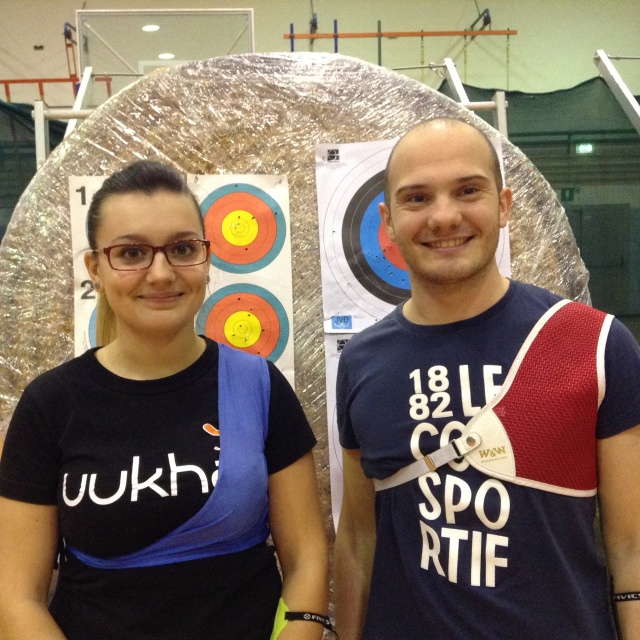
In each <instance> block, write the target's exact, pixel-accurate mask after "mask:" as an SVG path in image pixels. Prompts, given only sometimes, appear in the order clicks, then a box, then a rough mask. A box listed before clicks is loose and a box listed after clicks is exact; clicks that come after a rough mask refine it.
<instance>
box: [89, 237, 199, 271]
mask: <svg viewBox="0 0 640 640" xmlns="http://www.w3.org/2000/svg"><path fill="white" fill-rule="evenodd" d="M182 242H198V243H200V245H202V246H203V247H204V248H205V249H206V251H205V253H204V258H203V259H202V260H200V262H193V263H192V264H173V262H171V258H169V256H168V255H167V248H168V247H171V246H173V245H176V244H181V243H182ZM210 245H211V242H210V241H209V240H203V239H202V238H185V239H184V240H174V241H173V242H167V244H159V245H156V246H154V245H152V244H144V243H143V242H127V243H124V244H113V245H111V246H110V247H104V249H102V253H104V254H105V255H106V256H107V261H108V262H109V266H110V267H111V268H112V269H113V270H114V271H145V270H146V269H150V268H151V265H152V264H153V261H154V260H155V258H156V253H158V252H160V253H163V254H164V257H165V258H166V260H167V262H168V263H169V264H170V265H171V266H172V267H174V268H175V269H184V268H187V267H196V266H197V265H199V264H204V263H205V262H206V261H207V260H208V259H209V248H210ZM121 247H145V248H146V249H151V251H152V254H151V262H149V264H148V265H147V266H146V267H138V268H136V269H119V268H118V267H114V266H113V264H112V263H111V252H112V251H113V250H114V249H119V248H121ZM95 253H98V251H96V252H95Z"/></svg>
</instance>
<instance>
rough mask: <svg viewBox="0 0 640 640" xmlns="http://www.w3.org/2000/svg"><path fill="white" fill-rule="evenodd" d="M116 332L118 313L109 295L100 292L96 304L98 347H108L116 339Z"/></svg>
mask: <svg viewBox="0 0 640 640" xmlns="http://www.w3.org/2000/svg"><path fill="white" fill-rule="evenodd" d="M116 333H117V332H116V314H115V313H114V312H113V309H112V308H111V305H110V304H109V301H108V300H107V296H105V295H104V293H102V292H100V293H98V304H97V305H96V347H106V346H107V345H108V344H109V343H110V342H113V341H114V340H115V339H116Z"/></svg>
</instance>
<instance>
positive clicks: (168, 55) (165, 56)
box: [158, 53, 176, 60]
mask: <svg viewBox="0 0 640 640" xmlns="http://www.w3.org/2000/svg"><path fill="white" fill-rule="evenodd" d="M175 57H176V56H175V54H173V53H161V54H160V55H159V56H158V58H160V60H173V58H175Z"/></svg>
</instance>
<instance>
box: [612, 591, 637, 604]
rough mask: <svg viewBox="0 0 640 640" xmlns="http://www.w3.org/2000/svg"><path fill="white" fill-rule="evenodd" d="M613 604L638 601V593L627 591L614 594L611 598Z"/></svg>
mask: <svg viewBox="0 0 640 640" xmlns="http://www.w3.org/2000/svg"><path fill="white" fill-rule="evenodd" d="M612 600H613V601H614V602H628V601H630V600H640V592H639V591H627V592H626V593H614V594H613V596H612Z"/></svg>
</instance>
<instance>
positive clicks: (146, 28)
mask: <svg viewBox="0 0 640 640" xmlns="http://www.w3.org/2000/svg"><path fill="white" fill-rule="evenodd" d="M158 29H160V27H159V26H158V25H157V24H145V25H144V27H142V30H143V31H157V30H158Z"/></svg>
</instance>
